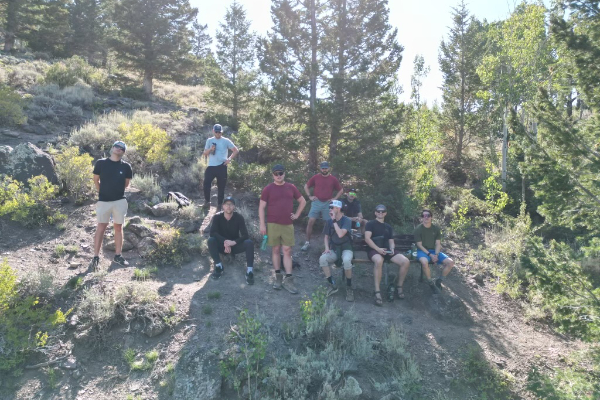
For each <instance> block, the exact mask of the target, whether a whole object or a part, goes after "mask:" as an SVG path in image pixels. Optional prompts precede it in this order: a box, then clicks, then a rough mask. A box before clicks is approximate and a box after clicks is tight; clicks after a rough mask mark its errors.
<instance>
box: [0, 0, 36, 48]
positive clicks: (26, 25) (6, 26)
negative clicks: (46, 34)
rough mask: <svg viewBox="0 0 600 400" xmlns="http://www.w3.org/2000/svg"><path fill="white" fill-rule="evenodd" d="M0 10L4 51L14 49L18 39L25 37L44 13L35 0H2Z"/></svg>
mask: <svg viewBox="0 0 600 400" xmlns="http://www.w3.org/2000/svg"><path fill="white" fill-rule="evenodd" d="M0 11H1V13H0V15H1V16H0V21H1V22H2V34H3V35H4V51H11V50H13V48H14V46H15V41H16V39H21V38H23V36H24V35H25V34H26V33H27V32H28V30H29V29H30V28H31V27H32V26H34V25H35V24H36V23H39V20H40V18H41V17H42V15H43V14H42V13H41V7H40V5H39V4H36V1H35V0H0Z"/></svg>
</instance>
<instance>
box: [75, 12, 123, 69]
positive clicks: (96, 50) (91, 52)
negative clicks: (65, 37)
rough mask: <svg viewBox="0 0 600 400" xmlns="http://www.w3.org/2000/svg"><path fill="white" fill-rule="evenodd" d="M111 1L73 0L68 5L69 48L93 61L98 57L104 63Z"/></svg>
mask: <svg viewBox="0 0 600 400" xmlns="http://www.w3.org/2000/svg"><path fill="white" fill-rule="evenodd" d="M112 6H114V4H113V2H111V1H103V0H73V3H72V4H71V6H70V7H69V11H70V22H71V30H72V34H71V38H70V40H69V46H70V50H71V52H72V53H73V54H77V55H80V56H83V57H85V58H86V59H87V61H88V62H90V63H93V62H94V61H95V60H97V58H98V57H100V58H101V60H102V63H103V64H104V63H105V60H106V55H107V51H108V43H107V40H108V27H109V26H110V23H111V20H110V14H111V13H112V11H111V7H112Z"/></svg>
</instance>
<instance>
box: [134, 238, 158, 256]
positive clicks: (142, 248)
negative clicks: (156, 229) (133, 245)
mask: <svg viewBox="0 0 600 400" xmlns="http://www.w3.org/2000/svg"><path fill="white" fill-rule="evenodd" d="M157 247H158V245H157V243H156V240H154V239H153V238H151V237H147V238H143V239H142V240H140V242H139V243H138V247H137V249H138V253H139V254H140V256H142V257H146V256H147V255H148V254H150V253H151V252H152V251H154V249H156V248H157Z"/></svg>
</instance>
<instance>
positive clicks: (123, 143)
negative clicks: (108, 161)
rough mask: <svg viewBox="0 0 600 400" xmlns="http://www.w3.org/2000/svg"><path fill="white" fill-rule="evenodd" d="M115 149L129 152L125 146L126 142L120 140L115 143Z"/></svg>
mask: <svg viewBox="0 0 600 400" xmlns="http://www.w3.org/2000/svg"><path fill="white" fill-rule="evenodd" d="M113 147H118V148H120V149H123V151H126V150H127V145H126V144H125V142H122V141H120V140H117V141H116V142H114V143H113Z"/></svg>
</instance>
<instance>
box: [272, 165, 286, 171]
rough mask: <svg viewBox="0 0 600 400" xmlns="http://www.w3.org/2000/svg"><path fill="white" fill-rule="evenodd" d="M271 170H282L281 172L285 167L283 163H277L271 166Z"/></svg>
mask: <svg viewBox="0 0 600 400" xmlns="http://www.w3.org/2000/svg"><path fill="white" fill-rule="evenodd" d="M271 171H272V172H275V171H283V172H285V167H284V166H283V165H281V164H277V165H275V166H274V167H273V169H272V170H271Z"/></svg>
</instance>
